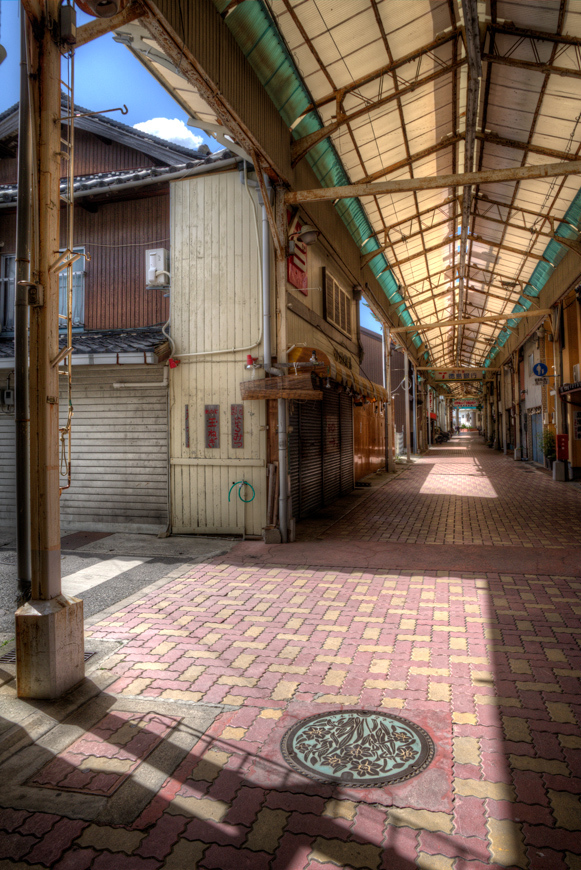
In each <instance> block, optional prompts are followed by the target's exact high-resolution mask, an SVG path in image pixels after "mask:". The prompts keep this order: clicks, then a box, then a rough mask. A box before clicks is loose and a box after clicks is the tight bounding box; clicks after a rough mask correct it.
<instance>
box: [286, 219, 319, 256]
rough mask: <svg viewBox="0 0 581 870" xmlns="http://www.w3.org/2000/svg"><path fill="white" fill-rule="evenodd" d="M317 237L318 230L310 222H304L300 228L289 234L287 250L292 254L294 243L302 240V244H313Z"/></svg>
mask: <svg viewBox="0 0 581 870" xmlns="http://www.w3.org/2000/svg"><path fill="white" fill-rule="evenodd" d="M318 238H319V231H318V229H316V227H314V226H312V225H311V224H304V225H303V226H302V227H301V228H300V230H296V231H295V232H294V233H291V234H290V235H289V243H288V252H289V254H291V255H292V254H294V252H295V243H296V242H302V243H303V245H314V244H315V242H316V241H317V239H318Z"/></svg>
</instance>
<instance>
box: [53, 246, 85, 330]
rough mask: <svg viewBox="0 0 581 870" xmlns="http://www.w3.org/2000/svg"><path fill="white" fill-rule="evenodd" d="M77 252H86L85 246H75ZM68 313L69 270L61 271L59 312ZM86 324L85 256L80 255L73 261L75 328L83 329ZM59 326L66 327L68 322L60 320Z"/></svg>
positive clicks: (64, 314)
mask: <svg viewBox="0 0 581 870" xmlns="http://www.w3.org/2000/svg"><path fill="white" fill-rule="evenodd" d="M74 250H75V254H84V253H85V249H84V248H75V249H74ZM66 313H67V270H66V269H64V270H63V271H62V272H59V314H62V315H63V316H66ZM84 325H85V258H84V256H82V257H79V259H78V260H76V261H75V262H74V263H73V329H83V327H84ZM59 328H60V329H61V330H63V329H66V322H65V321H64V320H62V319H61V320H60V323H59Z"/></svg>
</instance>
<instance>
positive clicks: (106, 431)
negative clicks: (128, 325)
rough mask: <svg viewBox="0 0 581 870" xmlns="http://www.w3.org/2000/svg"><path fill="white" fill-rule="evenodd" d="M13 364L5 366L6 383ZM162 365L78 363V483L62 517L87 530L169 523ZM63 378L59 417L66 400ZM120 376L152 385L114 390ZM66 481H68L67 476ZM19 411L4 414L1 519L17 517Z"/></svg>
mask: <svg viewBox="0 0 581 870" xmlns="http://www.w3.org/2000/svg"><path fill="white" fill-rule="evenodd" d="M6 374H7V372H0V382H2V383H5V376H6ZM162 377H163V368H162V366H145V365H143V366H133V365H132V366H129V365H128V366H97V365H95V366H75V368H74V369H73V406H74V417H73V430H72V472H73V473H72V486H71V488H70V489H69V490H66V491H65V492H64V493H63V495H62V497H61V503H60V504H61V525H62V527H63V528H64V529H81V530H85V531H111V532H119V531H134V532H159V531H160V530H162V529H165V528H166V525H167V516H168V511H167V493H168V471H167V467H168V420H167V388H164V387H159V386H156V384H159V383H160V381H161V380H162ZM64 381H65V379H64V378H61V384H60V389H61V395H60V408H59V410H60V418H61V424H63V423H64V421H65V418H66V414H67V401H66V393H65V388H66V384H65V383H64ZM115 381H124V382H131V381H134V382H135V381H136V382H147V383H151V387H150V388H145V389H143V388H135V389H133V390H132V389H123V390H116V389H114V387H113V383H114V382H115ZM63 482H64V481H63ZM14 498H15V495H14V417H13V415H11V416H9V417H8V416H4V415H2V416H1V417H0V525H9V526H13V525H14V524H15V514H14V512H15V501H14Z"/></svg>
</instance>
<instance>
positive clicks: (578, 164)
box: [285, 160, 581, 205]
mask: <svg viewBox="0 0 581 870" xmlns="http://www.w3.org/2000/svg"><path fill="white" fill-rule="evenodd" d="M579 172H581V160H572V161H571V162H570V163H541V164H539V165H538V166H517V167H511V168H509V169H485V170H483V171H481V172H463V173H456V174H454V175H434V176H430V175H429V176H425V177H422V178H402V179H397V180H393V181H376V182H373V183H365V182H360V183H359V184H345V185H342V186H341V187H317V188H314V189H312V190H290V191H288V192H287V194H286V195H285V201H286V203H287V204H288V205H298V204H299V203H301V202H325V201H329V200H331V201H332V200H334V199H349V198H350V197H353V196H383V195H385V194H386V193H407V192H409V191H412V190H443V189H445V188H447V187H461V186H466V185H469V184H498V183H500V182H503V181H522V180H523V179H526V178H555V177H557V176H561V175H563V176H565V175H577V174H578V173H579Z"/></svg>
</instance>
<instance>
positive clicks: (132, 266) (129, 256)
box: [61, 191, 170, 329]
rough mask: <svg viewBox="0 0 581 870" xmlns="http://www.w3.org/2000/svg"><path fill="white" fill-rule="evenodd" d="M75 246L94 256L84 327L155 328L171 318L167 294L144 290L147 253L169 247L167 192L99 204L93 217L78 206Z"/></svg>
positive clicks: (88, 275)
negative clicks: (83, 248)
mask: <svg viewBox="0 0 581 870" xmlns="http://www.w3.org/2000/svg"><path fill="white" fill-rule="evenodd" d="M64 243H65V221H64V220H62V221H61V245H64ZM75 246H77V247H82V246H84V247H85V251H86V252H87V253H89V254H90V255H91V259H90V261H88V262H86V263H85V272H86V277H85V328H86V329H125V328H129V327H139V326H153V325H154V324H156V323H164V322H165V321H166V320H167V317H168V309H169V306H168V299H167V298H164V295H163V292H164V291H163V290H146V289H145V283H146V269H145V251H146V250H147V248H149V247H151V248H169V247H170V242H169V191H166V192H165V193H164V194H163V195H159V196H147V197H144V198H141V199H133V200H129V201H127V202H112V203H107V204H104V205H99V207H98V210H97V212H96V213H95V214H93V213H91V212H87V211H85V210H84V209H82V208H76V209H75Z"/></svg>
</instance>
